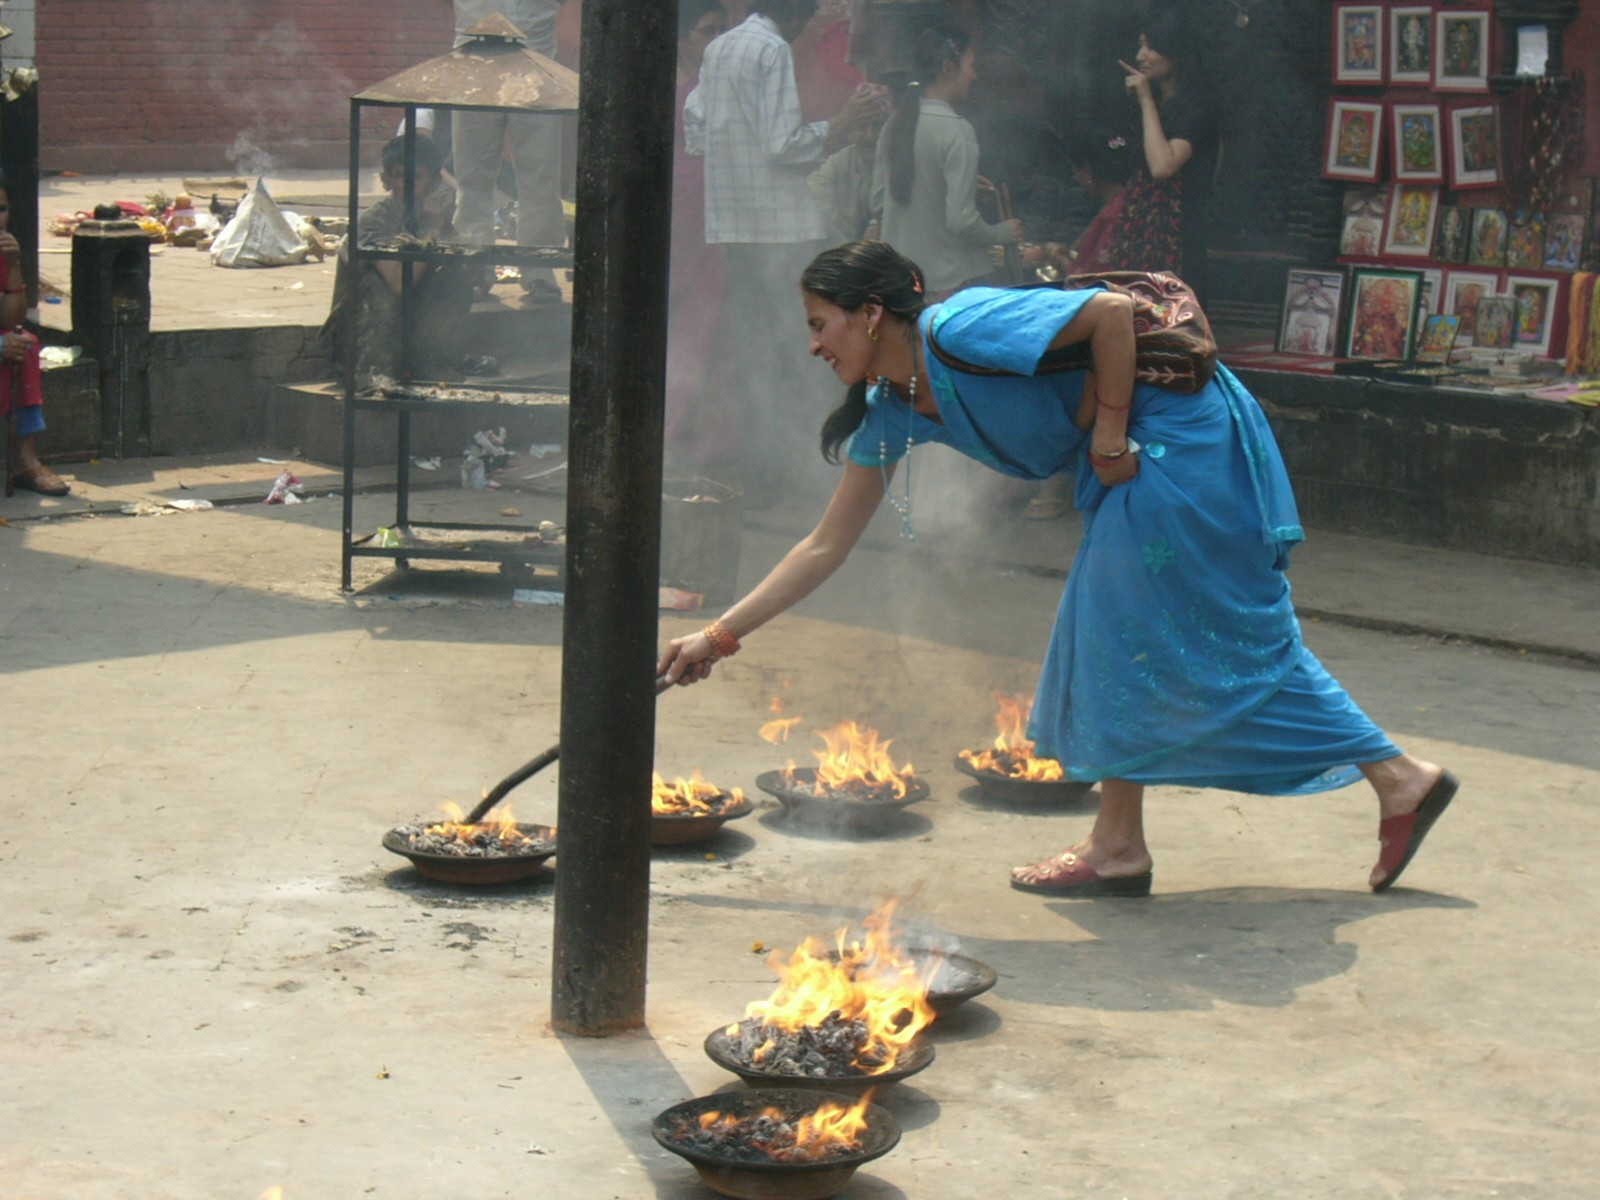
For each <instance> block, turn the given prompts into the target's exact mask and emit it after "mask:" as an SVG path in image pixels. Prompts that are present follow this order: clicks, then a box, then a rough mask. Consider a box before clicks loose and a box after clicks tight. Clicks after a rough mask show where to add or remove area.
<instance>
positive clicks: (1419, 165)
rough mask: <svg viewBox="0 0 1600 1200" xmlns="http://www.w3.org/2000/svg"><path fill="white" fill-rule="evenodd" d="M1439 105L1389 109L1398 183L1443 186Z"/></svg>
mask: <svg viewBox="0 0 1600 1200" xmlns="http://www.w3.org/2000/svg"><path fill="white" fill-rule="evenodd" d="M1439 122H1440V116H1439V106H1438V105H1437V104H1401V103H1395V104H1391V105H1390V106H1389V153H1390V155H1391V157H1392V159H1393V161H1394V180H1395V182H1396V183H1443V182H1444V138H1443V137H1442V136H1441V131H1440V124H1439Z"/></svg>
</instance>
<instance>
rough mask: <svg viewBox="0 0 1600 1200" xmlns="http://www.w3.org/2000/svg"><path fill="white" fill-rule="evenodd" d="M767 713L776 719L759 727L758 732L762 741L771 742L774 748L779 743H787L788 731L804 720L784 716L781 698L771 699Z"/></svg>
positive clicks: (802, 718)
mask: <svg viewBox="0 0 1600 1200" xmlns="http://www.w3.org/2000/svg"><path fill="white" fill-rule="evenodd" d="M767 711H768V712H770V713H772V715H773V716H774V717H775V718H776V719H775V720H772V721H768V722H767V723H766V724H765V725H763V726H762V727H761V729H760V730H759V732H760V734H761V740H762V741H764V742H771V743H772V744H773V745H774V746H776V745H777V744H778V743H779V742H787V741H788V740H789V731H790V730H791V729H793V728H794V727H795V726H796V725H798V724H800V722H801V721H803V720H804V719H805V718H804V717H786V716H784V715H783V713H784V706H783V698H782V697H781V696H774V697H773V698H772V703H771V704H769V705H767Z"/></svg>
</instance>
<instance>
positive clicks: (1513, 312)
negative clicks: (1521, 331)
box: [1472, 296, 1517, 350]
mask: <svg viewBox="0 0 1600 1200" xmlns="http://www.w3.org/2000/svg"><path fill="white" fill-rule="evenodd" d="M1516 319H1517V302H1516V301H1515V300H1513V299H1512V298H1511V297H1510V296H1485V297H1484V298H1483V299H1482V300H1479V301H1478V311H1477V321H1476V323H1475V324H1474V327H1473V330H1472V344H1473V345H1474V346H1478V347H1480V348H1482V349H1484V350H1509V349H1511V342H1512V335H1513V329H1514V326H1515V324H1516Z"/></svg>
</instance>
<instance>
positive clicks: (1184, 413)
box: [848, 288, 1400, 795]
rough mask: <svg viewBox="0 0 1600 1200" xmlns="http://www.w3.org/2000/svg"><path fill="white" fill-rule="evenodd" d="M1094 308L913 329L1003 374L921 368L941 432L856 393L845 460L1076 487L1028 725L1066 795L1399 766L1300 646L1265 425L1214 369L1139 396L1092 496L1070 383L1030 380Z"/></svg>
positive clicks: (956, 303) (932, 319) (1319, 781)
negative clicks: (1188, 383) (1130, 456)
mask: <svg viewBox="0 0 1600 1200" xmlns="http://www.w3.org/2000/svg"><path fill="white" fill-rule="evenodd" d="M1092 294H1093V292H1092V291H1071V292H1063V291H1056V290H1053V289H1034V290H1022V291H1015V290H1010V289H997V288H971V289H968V290H966V291H963V292H959V293H957V294H956V295H955V296H953V297H951V298H950V299H949V300H947V301H946V302H945V303H944V304H942V305H940V306H939V307H938V308H937V309H933V310H931V311H930V312H929V313H926V314H924V316H923V323H922V334H923V337H924V339H926V338H927V336H928V333H929V331H930V330H934V331H937V334H938V338H939V344H940V345H941V346H943V347H945V348H946V349H947V350H949V351H950V352H951V353H952V354H954V355H956V356H957V357H959V358H962V359H965V360H966V361H968V362H971V363H975V364H978V365H981V366H988V367H997V368H1002V369H1005V370H1008V371H1012V372H1015V373H1016V374H1015V375H1012V376H1002V377H995V376H983V375H973V374H968V373H966V372H958V371H953V370H950V369H949V368H946V367H945V366H943V365H942V364H941V363H940V362H939V361H938V360H937V358H935V357H934V355H933V353H932V352H931V351H928V352H927V355H926V358H927V370H928V375H929V380H928V382H929V384H930V386H931V388H932V390H933V395H934V398H935V400H936V401H937V403H938V407H939V416H940V418H941V421H934V420H932V419H930V418H928V417H924V416H922V415H921V414H919V413H916V412H914V411H912V410H911V409H910V408H909V407H908V406H906V405H905V404H904V403H902V402H901V401H900V400H899V399H898V398H896V397H895V396H894V395H893V394H892V393H890V392H889V391H888V389H887V388H885V387H881V386H880V387H878V388H875V389H872V390H871V391H869V394H868V399H867V417H866V420H865V421H864V422H863V424H862V426H861V428H860V429H858V430H857V431H856V433H855V434H854V436H853V437H852V438H851V441H850V446H849V450H848V455H849V458H850V460H851V461H852V462H854V463H857V464H858V465H861V466H868V467H876V466H879V465H886V464H888V463H892V462H895V461H898V459H899V458H901V457H903V456H904V455H905V453H906V450H907V445H908V443H912V444H914V443H921V442H939V443H942V444H944V445H948V446H951V447H952V448H954V449H956V450H958V451H960V452H961V453H963V454H966V455H967V456H969V457H971V458H974V459H976V460H977V461H979V462H982V463H985V464H987V465H988V466H990V467H993V468H994V469H995V470H998V471H1002V472H1004V473H1006V474H1009V475H1014V476H1017V477H1019V478H1023V479H1043V478H1045V477H1047V476H1049V475H1053V474H1055V473H1056V472H1058V471H1062V470H1073V471H1075V472H1076V476H1077V492H1076V500H1075V502H1076V505H1077V508H1078V509H1079V511H1080V512H1081V513H1082V514H1083V521H1084V536H1083V540H1082V542H1081V543H1080V544H1079V547H1078V554H1077V558H1076V560H1075V561H1074V562H1073V564H1072V570H1071V572H1070V573H1069V575H1068V577H1067V586H1066V590H1065V592H1064V593H1063V595H1062V597H1061V608H1060V611H1059V613H1058V614H1057V617H1056V624H1055V629H1054V631H1053V633H1052V634H1051V638H1050V646H1049V648H1048V650H1047V651H1046V653H1045V660H1044V665H1043V669H1042V671H1041V674H1040V678H1039V688H1038V693H1037V695H1036V697H1035V699H1034V705H1033V717H1032V721H1031V723H1030V727H1029V736H1031V737H1032V738H1033V739H1034V740H1035V742H1036V743H1037V746H1038V753H1039V754H1041V755H1045V756H1048V757H1052V758H1056V759H1059V760H1060V761H1061V764H1062V767H1063V769H1064V770H1065V772H1066V774H1067V776H1068V778H1071V779H1076V780H1100V779H1128V780H1133V781H1136V782H1140V783H1160V784H1182V785H1187V786H1195V787H1216V788H1226V789H1228V790H1230V791H1238V792H1254V793H1261V794H1267V795H1293V794H1298V793H1304V792H1319V791H1326V790H1329V789H1332V788H1338V787H1344V786H1345V785H1347V784H1349V783H1352V782H1354V781H1355V780H1356V779H1357V778H1359V772H1358V771H1357V770H1356V769H1355V767H1354V765H1353V764H1356V763H1364V762H1374V761H1377V760H1379V759H1384V758H1392V757H1394V756H1396V755H1398V754H1399V753H1400V750H1399V748H1398V747H1397V746H1395V744H1394V743H1393V742H1392V741H1390V740H1389V738H1388V737H1387V736H1386V735H1385V734H1384V733H1383V731H1382V730H1381V729H1379V728H1378V727H1377V726H1376V725H1375V724H1374V723H1373V722H1372V721H1371V719H1370V718H1368V717H1367V716H1366V714H1365V713H1363V712H1362V711H1361V710H1360V709H1359V708H1358V707H1356V705H1355V703H1354V702H1353V701H1351V699H1350V697H1349V696H1348V695H1347V694H1346V693H1345V691H1344V689H1343V688H1342V687H1340V686H1339V684H1338V683H1337V682H1336V681H1335V680H1334V679H1333V678H1332V677H1331V676H1330V675H1329V674H1328V673H1327V671H1326V670H1325V669H1324V668H1323V666H1322V664H1321V663H1319V662H1318V661H1317V659H1316V657H1315V656H1314V655H1313V654H1312V653H1311V652H1310V651H1309V650H1307V649H1306V648H1305V646H1304V645H1303V644H1302V643H1301V640H1300V624H1299V622H1298V620H1297V619H1296V618H1295V615H1294V606H1293V604H1292V602H1291V600H1290V595H1289V581H1288V579H1287V577H1286V576H1285V574H1284V572H1285V570H1286V569H1287V568H1288V565H1289V551H1290V549H1291V548H1292V547H1293V546H1294V545H1295V543H1297V542H1299V541H1301V540H1302V539H1303V537H1304V533H1303V531H1302V530H1301V528H1300V524H1299V517H1298V514H1297V512H1296V509H1295V503H1294V495H1293V493H1292V491H1291V490H1290V487H1289V479H1288V475H1287V473H1286V472H1285V470H1284V467H1283V461H1282V459H1281V457H1280V456H1279V454H1278V448H1277V444H1276V442H1275V441H1274V440H1273V437H1272V431H1271V429H1270V427H1269V426H1268V425H1267V421H1266V417H1265V416H1264V414H1263V413H1262V411H1261V408H1260V406H1259V405H1258V404H1257V403H1256V401H1255V398H1254V397H1252V396H1251V395H1250V393H1249V392H1247V391H1246V390H1245V389H1244V387H1243V386H1242V385H1241V384H1240V383H1239V381H1238V380H1237V379H1235V378H1234V376H1233V375H1232V374H1231V373H1230V372H1229V371H1228V370H1227V368H1225V367H1221V366H1219V367H1218V369H1217V375H1216V378H1215V379H1214V380H1213V381H1212V382H1211V383H1210V384H1209V385H1207V387H1206V388H1205V389H1204V390H1203V391H1201V392H1199V393H1198V394H1195V395H1183V394H1179V393H1176V392H1168V391H1164V390H1162V389H1160V388H1155V387H1150V386H1148V385H1144V384H1141V385H1139V386H1137V387H1136V388H1135V390H1134V400H1133V409H1132V411H1131V412H1130V414H1129V423H1128V436H1129V438H1130V439H1131V440H1132V442H1133V443H1135V444H1136V445H1137V446H1138V448H1139V473H1138V475H1137V476H1135V477H1134V479H1133V480H1132V481H1130V482H1128V483H1126V484H1121V485H1119V486H1117V487H1114V488H1107V487H1105V486H1104V485H1103V484H1101V483H1100V481H1099V480H1098V479H1097V478H1096V477H1095V474H1094V471H1093V470H1092V469H1091V468H1090V467H1089V465H1088V459H1087V455H1088V434H1087V432H1086V431H1084V430H1081V429H1078V428H1077V427H1076V426H1075V425H1074V424H1073V423H1072V418H1073V416H1074V415H1075V414H1076V412H1077V407H1078V402H1079V400H1080V399H1081V397H1082V394H1083V383H1084V376H1083V374H1082V373H1081V372H1075V371H1074V372H1064V373H1061V374H1056V375H1046V376H1038V377H1035V376H1034V375H1033V371H1034V370H1035V368H1036V367H1037V365H1038V362H1039V359H1040V356H1041V355H1043V353H1044V352H1045V350H1046V348H1047V347H1048V346H1049V344H1050V342H1051V340H1052V339H1053V338H1054V337H1055V336H1056V334H1057V333H1059V332H1060V331H1061V329H1062V327H1064V326H1065V325H1066V324H1067V323H1068V322H1069V321H1071V320H1072V318H1073V317H1074V316H1075V315H1076V314H1077V312H1078V310H1079V308H1081V307H1082V305H1083V304H1084V302H1085V301H1086V300H1087V299H1088V298H1089V296H1090V295H1092Z"/></svg>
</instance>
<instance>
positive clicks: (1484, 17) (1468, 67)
mask: <svg viewBox="0 0 1600 1200" xmlns="http://www.w3.org/2000/svg"><path fill="white" fill-rule="evenodd" d="M1489 16H1490V14H1489V11H1488V10H1487V9H1470V8H1441V9H1438V10H1437V11H1436V12H1435V13H1434V15H1433V19H1434V26H1433V90H1434V91H1436V92H1487V91H1488V90H1489V37H1490V32H1491V26H1490V21H1489Z"/></svg>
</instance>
